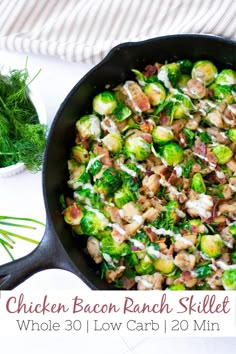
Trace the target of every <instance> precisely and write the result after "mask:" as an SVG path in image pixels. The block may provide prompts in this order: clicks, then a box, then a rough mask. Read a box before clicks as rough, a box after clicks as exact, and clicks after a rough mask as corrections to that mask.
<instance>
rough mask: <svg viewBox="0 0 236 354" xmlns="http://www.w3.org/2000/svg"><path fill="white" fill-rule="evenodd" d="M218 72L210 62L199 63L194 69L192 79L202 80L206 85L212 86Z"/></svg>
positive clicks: (202, 61)
mask: <svg viewBox="0 0 236 354" xmlns="http://www.w3.org/2000/svg"><path fill="white" fill-rule="evenodd" d="M217 74H218V72H217V69H216V67H215V65H214V64H213V63H212V62H210V61H208V60H200V61H197V62H196V63H195V64H194V66H193V68H192V78H193V79H199V80H201V81H202V82H203V83H204V85H206V86H208V85H210V84H211V83H212V82H213V81H214V80H215V78H216V76H217Z"/></svg>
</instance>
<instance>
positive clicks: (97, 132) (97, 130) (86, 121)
mask: <svg viewBox="0 0 236 354" xmlns="http://www.w3.org/2000/svg"><path fill="white" fill-rule="evenodd" d="M76 129H77V130H78V133H79V135H80V138H86V139H90V140H96V139H99V138H100V136H101V125H100V120H99V118H98V117H97V116H95V115H94V114H90V115H86V116H83V117H82V118H80V119H79V120H78V121H77V122H76Z"/></svg>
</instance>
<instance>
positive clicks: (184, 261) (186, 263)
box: [174, 251, 196, 272]
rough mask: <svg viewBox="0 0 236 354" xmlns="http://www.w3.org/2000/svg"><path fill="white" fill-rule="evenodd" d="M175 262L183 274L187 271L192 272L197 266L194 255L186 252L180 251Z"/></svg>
mask: <svg viewBox="0 0 236 354" xmlns="http://www.w3.org/2000/svg"><path fill="white" fill-rule="evenodd" d="M174 262H175V265H176V266H177V267H179V268H180V269H181V270H182V271H183V272H184V271H186V270H188V271H191V270H193V268H194V266H195V262H196V258H195V256H194V255H193V254H189V253H188V252H186V251H180V252H179V253H178V254H177V255H176V256H175V260H174Z"/></svg>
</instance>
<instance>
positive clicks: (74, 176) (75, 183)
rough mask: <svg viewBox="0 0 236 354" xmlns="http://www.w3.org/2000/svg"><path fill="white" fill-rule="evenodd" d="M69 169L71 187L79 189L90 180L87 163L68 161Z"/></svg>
mask: <svg viewBox="0 0 236 354" xmlns="http://www.w3.org/2000/svg"><path fill="white" fill-rule="evenodd" d="M68 169H69V172H70V180H69V181H68V185H69V187H71V188H73V189H77V188H78V187H79V186H80V185H81V184H84V183H87V182H89V181H90V176H89V173H88V172H87V171H86V165H85V164H82V165H78V163H76V161H74V160H69V161H68Z"/></svg>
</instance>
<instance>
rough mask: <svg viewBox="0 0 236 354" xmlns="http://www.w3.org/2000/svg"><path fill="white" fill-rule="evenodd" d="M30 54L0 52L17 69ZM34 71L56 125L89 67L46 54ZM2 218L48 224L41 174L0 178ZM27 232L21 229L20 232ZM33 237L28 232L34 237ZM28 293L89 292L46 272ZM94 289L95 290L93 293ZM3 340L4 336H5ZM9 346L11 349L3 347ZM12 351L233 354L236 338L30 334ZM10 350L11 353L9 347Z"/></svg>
mask: <svg viewBox="0 0 236 354" xmlns="http://www.w3.org/2000/svg"><path fill="white" fill-rule="evenodd" d="M25 60H26V56H25V55H22V54H17V53H8V52H4V51H0V62H1V64H0V66H2V65H7V66H11V67H12V68H22V67H24V64H25ZM28 68H29V72H30V73H31V75H32V76H33V75H34V74H35V73H36V72H37V71H38V70H39V69H40V68H41V69H42V71H41V73H40V75H39V76H38V77H37V79H36V80H35V81H34V82H33V84H32V86H33V88H34V89H35V90H36V91H37V92H38V94H39V95H40V96H41V98H42V99H43V101H44V103H45V107H46V110H47V115H48V123H49V125H50V124H51V122H52V120H53V118H54V115H55V113H56V111H57V109H58V107H59V105H60V103H61V102H62V101H63V99H64V97H65V96H66V94H67V93H68V92H69V91H70V89H71V88H72V87H73V86H74V84H75V83H76V82H77V81H78V80H79V79H80V78H81V77H82V76H83V75H84V74H85V73H86V72H87V71H88V70H89V69H90V66H89V65H85V64H80V63H79V64H76V63H67V62H63V61H60V60H57V59H53V58H47V57H41V56H29V58H28ZM0 215H12V216H13V215H15V216H22V217H32V218H36V219H38V220H41V221H45V211H44V202H43V196H42V187H41V173H37V174H30V173H29V172H27V171H25V172H23V173H21V174H19V175H17V176H14V177H10V178H6V179H3V178H2V179H0ZM21 231H22V230H21ZM29 234H30V233H28V235H29ZM32 235H34V237H36V238H37V239H40V238H41V237H42V235H43V228H39V229H38V230H37V231H36V232H34V233H33V234H31V236H32ZM32 249H33V246H31V245H30V244H27V243H25V242H22V241H17V243H16V246H15V251H14V256H15V257H16V258H18V257H20V256H23V255H25V254H27V253H28V252H30V251H31V250H32ZM5 261H7V258H6V255H5V254H4V253H3V252H2V250H0V264H2V263H4V262H5ZM18 288H19V289H20V290H22V291H24V292H26V291H29V292H30V291H31V290H32V289H34V290H36V291H37V289H38V290H42V289H45V291H50V290H58V291H61V290H63V289H68V290H72V289H76V290H77V291H78V290H81V291H82V290H85V291H86V290H88V288H87V287H86V286H85V285H84V283H83V282H82V281H81V280H80V279H78V278H77V277H76V276H74V275H73V274H70V273H68V272H66V271H62V270H53V269H52V270H47V271H43V272H40V273H38V274H36V275H34V276H32V277H31V278H30V279H28V280H27V281H25V282H24V283H23V284H21V285H20V286H19V287H18ZM88 291H90V290H88ZM0 338H1V334H0ZM4 347H5V348H6V346H5V345H4ZM7 347H8V350H7V353H9V354H11V353H15V352H16V351H17V353H18V354H21V353H22V354H23V353H24V354H27V353H31V352H33V353H35V354H38V353H40V354H41V353H42V352H45V353H46V354H47V353H57V354H60V353H63V354H64V353H65V352H70V353H73V352H76V353H81V354H90V353H94V352H95V353H102V354H106V353H109V354H110V353H112V354H119V353H121V354H122V353H123V354H125V353H136V354H143V353H157V352H158V353H165V354H170V353H171V354H172V353H181V354H185V353H186V354H187V353H191V354H199V353H201V354H208V353H209V354H210V353H214V354H223V353H227V354H233V353H236V338H235V339H233V338H231V339H224V338H211V339H208V338H204V339H203V338H202V339H201V338H199V339H198V338H197V339H191V338H187V339H184V338H178V339H169V338H164V339H158V338H156V339H154V338H152V339H150V338H145V336H143V337H142V335H140V336H138V337H132V338H123V337H119V336H118V337H115V338H113V337H112V336H110V337H108V336H106V337H105V338H103V337H102V336H101V337H100V338H99V339H98V338H97V339H96V340H91V339H90V338H88V337H80V338H78V337H77V336H75V337H69V338H66V337H62V338H55V339H53V338H50V337H45V339H43V340H40V341H37V343H35V338H34V337H33V336H32V337H31V336H29V337H28V338H27V340H25V339H23V338H22V339H21V338H16V337H14V333H12V341H11V343H9V344H7ZM5 351H6V349H5Z"/></svg>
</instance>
